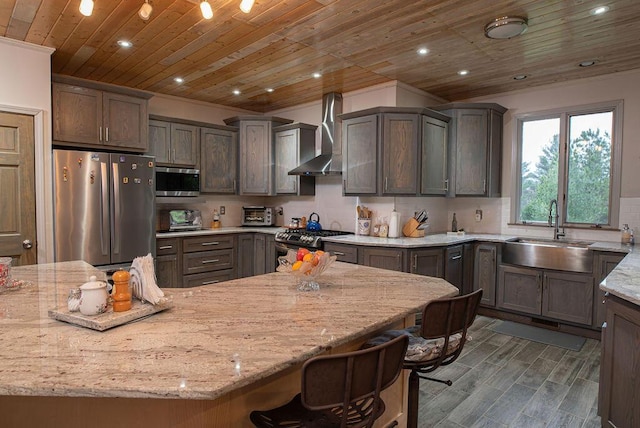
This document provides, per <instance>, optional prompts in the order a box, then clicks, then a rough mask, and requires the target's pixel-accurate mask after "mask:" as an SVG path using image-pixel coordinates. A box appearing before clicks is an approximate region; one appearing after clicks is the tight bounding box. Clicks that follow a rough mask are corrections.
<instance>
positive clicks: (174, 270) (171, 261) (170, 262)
mask: <svg viewBox="0 0 640 428" xmlns="http://www.w3.org/2000/svg"><path fill="white" fill-rule="evenodd" d="M178 272H179V270H178V256H177V255H175V254H173V255H169V256H157V257H156V280H157V282H158V287H161V288H162V287H167V288H173V287H180V284H181V282H182V281H180V279H179V278H178Z"/></svg>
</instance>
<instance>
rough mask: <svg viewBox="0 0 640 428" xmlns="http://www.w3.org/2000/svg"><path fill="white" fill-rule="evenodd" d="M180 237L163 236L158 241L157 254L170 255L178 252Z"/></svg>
mask: <svg viewBox="0 0 640 428" xmlns="http://www.w3.org/2000/svg"><path fill="white" fill-rule="evenodd" d="M178 241H179V238H162V239H158V240H157V241H156V256H168V255H171V254H176V253H177V252H178Z"/></svg>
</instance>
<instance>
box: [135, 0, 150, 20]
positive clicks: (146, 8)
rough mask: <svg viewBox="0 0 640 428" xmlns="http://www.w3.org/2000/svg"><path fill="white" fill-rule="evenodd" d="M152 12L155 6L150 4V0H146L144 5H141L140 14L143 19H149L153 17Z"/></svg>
mask: <svg viewBox="0 0 640 428" xmlns="http://www.w3.org/2000/svg"><path fill="white" fill-rule="evenodd" d="M151 12H153V6H151V5H150V4H149V0H144V3H142V6H140V10H139V11H138V16H139V17H140V19H142V20H143V21H148V20H149V18H150V17H151Z"/></svg>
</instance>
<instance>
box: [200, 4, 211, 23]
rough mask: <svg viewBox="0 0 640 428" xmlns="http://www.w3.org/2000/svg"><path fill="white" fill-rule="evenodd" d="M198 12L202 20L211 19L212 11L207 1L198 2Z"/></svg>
mask: <svg viewBox="0 0 640 428" xmlns="http://www.w3.org/2000/svg"><path fill="white" fill-rule="evenodd" d="M200 12H202V17H203V18H204V19H211V18H213V9H211V5H210V4H209V2H208V1H207V0H202V1H201V2H200Z"/></svg>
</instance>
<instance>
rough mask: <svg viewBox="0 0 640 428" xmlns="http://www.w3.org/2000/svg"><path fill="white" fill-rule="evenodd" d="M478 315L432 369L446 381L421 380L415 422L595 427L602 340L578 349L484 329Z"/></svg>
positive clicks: (445, 427)
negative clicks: (459, 349)
mask: <svg viewBox="0 0 640 428" xmlns="http://www.w3.org/2000/svg"><path fill="white" fill-rule="evenodd" d="M494 322H497V320H494V319H492V318H487V317H483V316H478V317H477V318H476V321H475V322H474V325H473V327H472V330H471V337H472V340H471V341H470V342H468V343H467V344H466V345H465V349H464V350H463V353H462V355H461V356H460V357H459V358H458V360H457V361H456V362H454V363H453V364H451V365H449V366H447V367H443V368H441V369H439V370H438V371H436V372H434V377H437V378H439V379H451V380H452V381H453V385H452V386H446V385H444V384H440V383H436V382H430V381H427V380H421V381H420V401H419V403H420V416H419V423H418V425H419V426H420V427H425V428H426V427H439V428H460V427H467V428H476V427H478V428H479V427H485V428H494V427H495V428H502V427H517V428H528V427H536V428H537V427H554V428H556V427H576V428H583V427H584V428H592V427H593V428H596V427H600V417H599V416H597V398H598V373H599V371H600V342H599V341H597V340H593V339H587V341H586V343H585V344H584V346H583V347H582V349H581V350H580V351H578V352H575V351H570V350H566V349H563V348H558V347H555V346H551V345H544V344H541V343H536V342H531V341H528V340H525V339H520V338H516V337H512V336H507V335H503V334H499V333H494V332H493V331H491V330H489V327H490V326H491V324H492V323H494Z"/></svg>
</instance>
